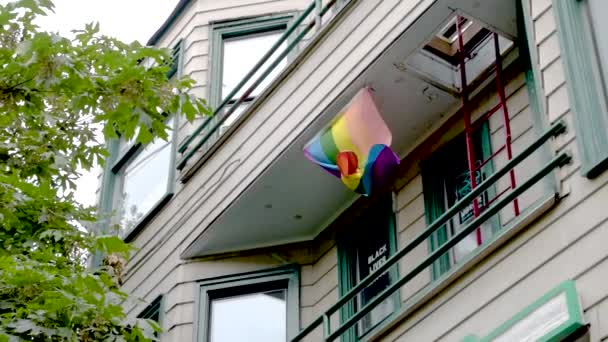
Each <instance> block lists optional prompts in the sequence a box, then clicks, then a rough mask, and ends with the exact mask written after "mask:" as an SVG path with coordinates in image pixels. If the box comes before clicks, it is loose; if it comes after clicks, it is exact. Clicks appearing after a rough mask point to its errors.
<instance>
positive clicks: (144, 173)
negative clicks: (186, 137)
mask: <svg viewBox="0 0 608 342" xmlns="http://www.w3.org/2000/svg"><path fill="white" fill-rule="evenodd" d="M172 122H173V119H171V120H169V122H168V123H167V125H168V126H170V127H172ZM171 141H172V138H171V134H170V135H169V137H168V140H167V141H165V140H162V139H156V140H155V141H153V142H152V143H150V144H148V145H147V146H146V147H145V148H143V149H142V150H141V151H139V153H138V154H136V155H135V157H133V158H131V160H129V161H128V162H127V163H126V164H125V166H123V168H122V169H121V170H120V171H119V176H120V177H119V182H118V196H119V199H118V205H117V210H118V216H119V224H120V226H121V228H122V229H123V233H124V232H126V231H129V230H131V229H132V228H133V227H135V225H136V224H137V223H138V222H139V221H141V219H142V218H143V217H144V215H146V214H147V213H148V212H149V211H150V210H151V209H152V208H153V207H154V206H155V205H156V204H157V203H158V202H159V201H160V200H161V199H162V198H163V197H164V196H165V195H166V193H167V187H168V182H169V174H170V168H171V165H170V164H171V153H172V149H171V146H172V145H171Z"/></svg>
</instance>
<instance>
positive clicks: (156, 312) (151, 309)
mask: <svg viewBox="0 0 608 342" xmlns="http://www.w3.org/2000/svg"><path fill="white" fill-rule="evenodd" d="M162 303H163V296H158V297H156V299H154V301H152V303H150V305H148V307H146V308H145V309H144V311H142V312H141V313H140V314H139V315H137V318H141V319H148V320H151V321H153V322H156V323H157V324H158V325H159V326H160V324H161V316H162V315H161V310H162ZM154 336H156V337H158V333H157V332H154Z"/></svg>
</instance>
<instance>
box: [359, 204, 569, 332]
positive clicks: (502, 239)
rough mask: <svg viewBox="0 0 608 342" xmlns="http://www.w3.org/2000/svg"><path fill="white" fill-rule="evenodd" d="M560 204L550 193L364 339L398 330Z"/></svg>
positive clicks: (404, 304) (407, 302)
mask: <svg viewBox="0 0 608 342" xmlns="http://www.w3.org/2000/svg"><path fill="white" fill-rule="evenodd" d="M556 203H557V196H556V195H555V194H551V195H550V196H547V197H545V198H543V199H540V200H539V201H538V202H537V203H536V204H535V205H533V206H531V207H530V208H529V209H528V210H527V212H524V213H522V214H521V215H520V216H519V218H517V219H515V220H513V221H512V222H511V223H509V224H508V225H507V226H506V227H503V229H502V230H501V233H500V234H498V235H497V236H496V237H495V238H494V240H492V241H490V242H488V243H487V244H486V245H485V246H482V247H481V248H480V249H479V250H477V251H476V252H475V253H473V254H471V255H470V256H469V257H468V258H467V259H466V260H465V261H463V262H462V263H460V264H459V265H457V266H456V267H454V268H452V269H451V270H450V271H449V272H447V273H446V274H444V275H443V276H441V277H440V278H439V279H437V280H435V281H434V282H433V283H431V284H429V285H428V286H427V287H426V288H424V289H422V290H421V291H420V292H419V293H418V294H416V295H414V296H413V297H411V298H410V299H408V300H407V301H406V302H405V303H402V306H401V309H400V310H398V311H396V312H395V313H393V314H392V315H391V316H389V317H388V318H387V319H386V320H385V321H384V322H383V323H381V324H380V325H379V326H378V327H376V328H374V329H373V330H372V331H370V332H369V333H368V334H367V335H365V336H364V337H363V339H364V340H365V341H375V340H378V339H379V338H381V337H382V336H384V335H386V334H387V333H388V332H390V331H391V330H393V328H395V327H397V326H398V325H399V324H400V323H402V322H403V321H404V320H406V319H407V318H409V317H410V316H411V315H412V314H413V313H414V312H416V311H417V310H418V309H420V308H422V307H423V306H424V305H425V304H427V303H428V302H429V301H430V300H431V299H432V298H434V297H435V296H437V295H438V294H440V293H441V292H442V291H443V290H445V289H446V288H447V287H448V286H450V285H451V284H452V283H453V282H454V281H456V280H457V279H458V278H460V277H461V276H462V275H463V274H465V273H466V272H467V271H469V270H470V269H471V268H472V267H473V266H475V265H476V264H478V263H480V262H481V261H482V260H484V259H485V258H486V257H487V256H488V255H490V254H491V253H492V252H494V251H495V250H497V249H498V248H500V247H501V246H502V245H503V244H504V243H506V242H507V241H508V240H510V239H511V238H512V237H513V236H515V235H516V234H517V233H519V232H520V231H522V230H523V229H524V228H525V227H527V226H528V225H529V224H531V223H532V222H533V221H534V220H536V219H537V218H538V217H540V216H541V215H542V214H544V213H545V212H546V211H548V210H549V209H551V208H552V207H553V206H554V205H555V204H556Z"/></svg>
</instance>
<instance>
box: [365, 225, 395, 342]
mask: <svg viewBox="0 0 608 342" xmlns="http://www.w3.org/2000/svg"><path fill="white" fill-rule="evenodd" d="M372 231H376V230H375V229H371V230H369V232H370V233H369V234H366V238H365V243H364V244H360V245H359V246H358V247H357V250H356V253H357V282H359V281H361V280H362V279H365V277H367V276H368V275H369V274H371V273H372V272H374V271H375V270H377V269H378V268H379V267H380V266H382V265H383V264H384V263H386V260H388V258H389V256H390V240H389V236H388V235H389V234H378V233H377V231H376V233H375V234H373V233H371V232H372ZM387 233H388V232H387ZM395 280H396V279H392V277H391V274H390V272H387V273H384V274H383V275H381V276H379V277H378V279H376V280H375V281H374V282H373V283H371V284H370V285H369V286H368V287H366V288H365V289H364V290H362V291H361V295H360V298H359V308H361V307H363V306H365V305H367V303H369V302H371V301H372V299H374V298H375V297H376V296H377V295H379V294H380V293H382V291H384V290H385V289H386V288H388V287H389V286H390V285H391V283H392V282H393V281H395ZM394 304H395V303H394V300H393V299H392V298H390V297H389V298H387V299H385V300H384V301H383V302H382V303H380V304H379V305H377V306H376V307H375V308H374V309H373V310H372V311H371V312H370V313H369V315H367V316H365V317H363V318H362V319H361V327H360V329H361V332H362V333H364V332H366V331H367V330H369V329H371V328H372V327H374V326H375V325H376V324H378V323H380V322H381V321H382V320H383V319H384V318H386V316H388V315H390V314H391V313H392V312H393V311H394V310H395V305H394Z"/></svg>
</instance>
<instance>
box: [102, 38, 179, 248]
mask: <svg viewBox="0 0 608 342" xmlns="http://www.w3.org/2000/svg"><path fill="white" fill-rule="evenodd" d="M183 47H184V41H183V40H180V41H179V42H178V43H177V44H175V46H174V47H173V49H172V57H173V59H172V63H171V65H170V66H169V67H170V69H169V71H168V72H167V77H168V78H172V77H174V76H176V75H177V77H179V76H181V75H182V74H183V71H182V69H183V53H182V52H183ZM179 117H180V113H179V112H178V113H175V114H172V115H170V116H168V118H167V121H169V120H171V119H173V123H172V127H171V130H172V134H171V139H170V141H169V142H168V143H169V144H170V149H171V153H170V157H169V163H168V165H167V168H168V178H167V179H168V181H167V188H166V191H165V194H164V195H162V196H161V198H160V199H159V200H158V201H157V202H156V203H155V204H154V205H153V206H152V207H151V208H150V210H148V212H146V213H144V215H143V216H142V217H141V219H140V220H139V221H138V222H137V223H136V224H135V225H134V226H133V228H131V229H130V230H127V231H125V232H124V233H123V235H122V238H123V239H124V240H125V241H126V242H129V241H131V240H133V238H134V237H135V236H136V235H137V234H138V233H139V232H140V231H141V230H142V229H143V228H144V227H145V225H146V224H147V223H148V222H149V221H150V220H151V219H152V218H154V216H155V215H156V214H157V213H158V212H159V211H160V210H161V209H162V208H163V207H164V206H165V205H166V204H167V203H168V202H169V200H170V199H171V197H172V196H173V195H174V194H175V178H176V169H175V163H176V158H177V143H178V134H177V133H178V129H179ZM107 149H108V152H109V154H110V157H109V158H108V159H107V160H106V163H105V165H104V170H103V176H102V187H101V195H100V200H99V211H100V213H101V215H102V219H101V221H100V227H99V228H98V230H99V232H100V233H102V234H109V233H112V231H111V225H112V223H113V220H112V216H113V211H114V210H116V209H117V208H116V202H117V200H118V198H117V196H118V193H117V191H116V190H117V189H116V187H117V186H118V184H119V181H120V177H121V176H120V172H121V170H122V169H123V168H124V167H125V166H126V165H127V164H128V163H129V162H130V161H131V160H132V159H133V158H136V157H137V155H138V154H139V153H141V152H142V151H143V149H144V146H142V145H141V144H139V143H137V144H133V145H132V146H130V147H128V148H127V149H126V150H125V151H124V152H123V153H122V154H120V140H119V139H113V140H111V141H109V142H108V143H107Z"/></svg>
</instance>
